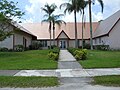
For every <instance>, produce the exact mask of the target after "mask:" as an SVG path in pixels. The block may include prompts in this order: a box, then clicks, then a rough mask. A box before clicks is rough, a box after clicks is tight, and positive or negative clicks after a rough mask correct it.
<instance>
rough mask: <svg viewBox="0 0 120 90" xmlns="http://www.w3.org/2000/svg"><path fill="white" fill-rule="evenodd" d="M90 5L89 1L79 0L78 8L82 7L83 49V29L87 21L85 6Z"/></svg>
mask: <svg viewBox="0 0 120 90" xmlns="http://www.w3.org/2000/svg"><path fill="white" fill-rule="evenodd" d="M87 5H88V1H84V0H79V2H78V5H77V6H78V8H79V9H80V12H82V49H83V48H84V46H83V30H84V28H85V21H84V16H85V10H84V9H85V8H86V7H87Z"/></svg>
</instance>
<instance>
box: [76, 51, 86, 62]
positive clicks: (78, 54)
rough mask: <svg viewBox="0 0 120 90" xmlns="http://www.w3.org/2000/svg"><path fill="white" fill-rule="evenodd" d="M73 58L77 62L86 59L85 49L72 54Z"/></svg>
mask: <svg viewBox="0 0 120 90" xmlns="http://www.w3.org/2000/svg"><path fill="white" fill-rule="evenodd" d="M74 54H75V55H74V56H75V58H76V59H77V60H86V58H87V49H83V50H76V51H75V52H74Z"/></svg>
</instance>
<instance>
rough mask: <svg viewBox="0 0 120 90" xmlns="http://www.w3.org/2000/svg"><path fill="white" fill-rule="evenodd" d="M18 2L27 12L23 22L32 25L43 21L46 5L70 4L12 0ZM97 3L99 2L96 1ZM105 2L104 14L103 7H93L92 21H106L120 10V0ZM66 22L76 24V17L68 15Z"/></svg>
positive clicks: (62, 0)
mask: <svg viewBox="0 0 120 90" xmlns="http://www.w3.org/2000/svg"><path fill="white" fill-rule="evenodd" d="M12 1H15V2H18V7H19V8H20V9H21V10H22V11H24V12H25V15H24V17H23V18H24V20H22V21H23V22H27V23H31V22H41V20H43V19H44V18H43V15H44V14H45V13H44V12H43V11H42V10H41V7H44V5H45V4H46V3H48V4H52V3H55V4H56V5H57V6H58V7H59V6H60V4H61V3H64V2H68V1H69V0H12ZM96 1H97V0H96ZM103 2H104V12H103V13H101V7H100V5H99V3H98V2H96V4H95V5H93V6H92V17H93V18H92V19H93V21H94V22H96V21H99V20H104V19H106V18H107V17H109V16H110V15H112V14H114V13H115V12H117V11H118V10H120V0H103ZM63 11H64V10H59V8H58V9H57V10H56V11H55V13H54V14H61V13H63ZM85 14H86V21H89V17H88V16H89V14H88V7H87V8H86V10H85ZM63 20H64V21H66V22H74V15H73V13H72V14H70V15H69V14H66V16H65V17H64V18H63ZM77 21H78V22H80V21H81V17H80V14H77Z"/></svg>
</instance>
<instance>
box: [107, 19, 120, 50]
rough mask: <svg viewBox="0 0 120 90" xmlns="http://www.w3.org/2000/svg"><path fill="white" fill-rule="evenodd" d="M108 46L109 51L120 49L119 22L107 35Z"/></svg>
mask: <svg viewBox="0 0 120 90" xmlns="http://www.w3.org/2000/svg"><path fill="white" fill-rule="evenodd" d="M109 44H110V48H111V49H120V20H119V21H118V23H117V24H116V25H115V27H114V28H113V29H112V31H111V32H110V34H109Z"/></svg>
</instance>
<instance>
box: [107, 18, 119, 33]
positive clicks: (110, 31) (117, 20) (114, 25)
mask: <svg viewBox="0 0 120 90" xmlns="http://www.w3.org/2000/svg"><path fill="white" fill-rule="evenodd" d="M119 20H120V18H119V19H118V20H117V22H116V23H115V24H114V25H113V26H112V28H111V29H110V31H109V32H108V34H110V32H111V31H112V30H113V28H114V27H115V26H116V24H117V23H118V22H119Z"/></svg>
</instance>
